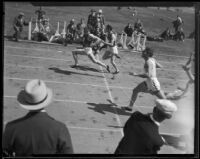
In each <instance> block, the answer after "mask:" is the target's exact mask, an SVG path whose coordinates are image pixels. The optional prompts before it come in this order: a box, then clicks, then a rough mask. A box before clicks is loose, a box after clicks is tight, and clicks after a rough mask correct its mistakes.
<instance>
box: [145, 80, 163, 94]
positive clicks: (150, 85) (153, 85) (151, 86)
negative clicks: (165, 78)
mask: <svg viewBox="0 0 200 159" xmlns="http://www.w3.org/2000/svg"><path fill="white" fill-rule="evenodd" d="M146 84H147V89H148V90H149V91H152V92H157V91H160V82H159V81H158V79H157V78H148V79H147V80H146Z"/></svg>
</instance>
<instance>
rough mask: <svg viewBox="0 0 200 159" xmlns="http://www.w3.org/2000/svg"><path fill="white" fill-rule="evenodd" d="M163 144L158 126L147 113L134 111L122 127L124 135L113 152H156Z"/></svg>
mask: <svg viewBox="0 0 200 159" xmlns="http://www.w3.org/2000/svg"><path fill="white" fill-rule="evenodd" d="M163 144H164V142H163V140H162V138H161V136H160V135H159V132H158V126H157V125H156V124H155V123H154V122H153V121H152V120H151V118H150V116H149V115H144V114H142V113H140V112H138V111H137V112H134V113H133V114H132V115H131V117H130V118H129V119H128V121H127V122H126V124H125V127H124V137H123V138H122V140H121V141H120V143H119V145H118V147H117V149H116V151H115V154H138V155H139V154H140V155H141V154H157V151H158V150H159V149H160V147H161V146H162V145H163Z"/></svg>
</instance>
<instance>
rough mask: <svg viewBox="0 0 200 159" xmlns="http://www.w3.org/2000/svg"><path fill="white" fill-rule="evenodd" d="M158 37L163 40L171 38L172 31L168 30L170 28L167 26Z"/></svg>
mask: <svg viewBox="0 0 200 159" xmlns="http://www.w3.org/2000/svg"><path fill="white" fill-rule="evenodd" d="M160 37H161V38H163V39H164V40H169V39H172V33H171V31H170V28H169V27H167V29H166V30H165V31H164V32H163V33H162V34H161V35H160Z"/></svg>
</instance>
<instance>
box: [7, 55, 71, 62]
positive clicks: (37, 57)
mask: <svg viewBox="0 0 200 159" xmlns="http://www.w3.org/2000/svg"><path fill="white" fill-rule="evenodd" d="M4 56H15V57H27V58H35V59H42V60H54V61H65V62H70V61H72V60H64V59H57V58H48V57H40V56H27V55H9V54H5V55H4Z"/></svg>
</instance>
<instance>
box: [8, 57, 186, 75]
mask: <svg viewBox="0 0 200 159" xmlns="http://www.w3.org/2000/svg"><path fill="white" fill-rule="evenodd" d="M5 56H14V57H26V58H35V59H41V60H55V61H65V62H72V60H64V59H57V58H46V57H40V56H27V55H11V54H6V55H5ZM82 62H83V63H85V64H87V63H91V62H85V61H82ZM118 66H122V65H121V64H118ZM134 67H135V68H141V67H138V66H134ZM160 70H167V71H174V72H180V71H183V70H182V69H167V68H161V69H160Z"/></svg>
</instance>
